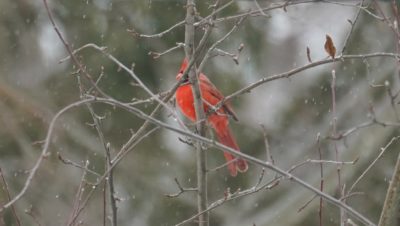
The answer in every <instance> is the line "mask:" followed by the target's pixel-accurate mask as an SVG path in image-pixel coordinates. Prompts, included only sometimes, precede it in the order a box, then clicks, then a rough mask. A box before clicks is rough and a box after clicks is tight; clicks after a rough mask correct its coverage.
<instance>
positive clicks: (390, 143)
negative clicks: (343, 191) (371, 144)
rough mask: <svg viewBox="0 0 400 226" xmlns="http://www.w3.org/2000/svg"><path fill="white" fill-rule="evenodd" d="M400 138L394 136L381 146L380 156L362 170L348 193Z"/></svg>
mask: <svg viewBox="0 0 400 226" xmlns="http://www.w3.org/2000/svg"><path fill="white" fill-rule="evenodd" d="M398 139H400V136H397V137H393V138H392V139H391V140H390V141H389V143H387V144H386V145H385V147H382V148H381V152H380V153H379V154H378V156H377V157H376V158H375V159H374V160H373V161H372V162H371V163H370V164H369V165H368V167H367V168H366V169H365V170H364V171H363V172H362V174H361V175H360V176H359V177H358V178H357V180H356V181H355V182H354V183H353V184H352V185H351V187H350V189H349V190H348V191H347V194H349V193H351V192H352V191H353V190H354V188H355V186H356V185H357V184H358V182H360V181H361V179H362V178H363V177H364V176H365V175H366V174H367V173H368V171H369V170H370V169H371V168H372V167H373V166H374V165H375V163H376V162H377V161H378V160H379V159H380V158H381V157H382V155H383V154H384V153H385V152H386V150H387V149H388V148H389V147H390V145H392V144H393V143H394V142H395V141H397V140H398Z"/></svg>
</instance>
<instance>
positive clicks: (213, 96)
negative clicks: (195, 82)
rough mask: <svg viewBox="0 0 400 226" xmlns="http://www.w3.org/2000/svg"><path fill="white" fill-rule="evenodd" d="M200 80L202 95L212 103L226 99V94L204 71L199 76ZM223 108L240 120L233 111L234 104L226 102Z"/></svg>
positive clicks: (236, 119)
mask: <svg viewBox="0 0 400 226" xmlns="http://www.w3.org/2000/svg"><path fill="white" fill-rule="evenodd" d="M199 81H200V89H201V92H202V96H203V98H204V99H205V101H207V102H208V103H209V104H211V105H213V106H214V105H216V104H218V103H219V102H220V101H221V100H223V99H224V95H222V93H221V92H220V91H219V90H218V89H217V87H215V85H214V84H212V83H211V81H210V80H209V79H208V78H207V76H205V75H204V74H203V73H200V76H199ZM222 109H223V110H224V112H225V113H226V114H228V115H230V116H231V117H232V118H233V119H234V120H235V121H239V120H238V118H237V115H236V113H235V112H234V111H233V109H232V106H231V105H230V103H229V102H225V103H224V104H223V105H222Z"/></svg>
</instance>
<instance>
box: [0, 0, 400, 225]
mask: <svg viewBox="0 0 400 226" xmlns="http://www.w3.org/2000/svg"><path fill="white" fill-rule="evenodd" d="M221 2H222V3H227V2H228V1H221ZM291 2H295V1H291ZM302 2H305V3H301V4H300V1H299V4H293V5H291V4H288V5H287V6H286V7H283V6H282V5H283V4H285V1H262V0H259V1H257V2H256V1H239V0H238V1H234V2H233V3H232V4H230V5H229V7H227V8H225V9H224V10H222V11H221V12H220V13H219V14H218V15H217V18H224V17H227V16H230V15H236V14H239V13H246V12H248V10H257V9H259V8H260V7H262V8H264V7H271V6H274V5H281V7H277V8H276V9H273V10H268V11H265V12H264V13H258V14H257V15H253V16H249V17H247V18H246V19H245V21H244V22H243V23H242V24H241V25H240V27H239V29H238V30H237V31H236V32H234V33H233V34H232V35H231V36H230V37H229V38H228V39H227V40H225V41H224V42H223V43H222V44H221V45H219V46H218V48H220V49H222V50H224V51H227V52H231V53H237V49H238V47H239V46H240V45H241V44H243V46H244V48H243V50H242V51H241V53H240V57H239V60H238V61H239V64H238V65H237V64H235V62H234V61H233V60H232V58H231V57H229V56H223V57H221V56H218V57H213V58H211V59H210V60H208V61H207V63H206V66H205V68H204V70H203V71H204V73H205V74H207V75H208V76H209V77H210V79H211V80H212V81H213V83H214V84H216V86H217V87H219V88H220V90H222V92H223V93H224V94H225V95H228V94H231V93H233V92H235V91H237V90H238V89H240V88H243V87H245V86H248V85H250V84H251V83H254V82H256V81H257V80H259V79H261V78H264V77H269V76H272V75H274V74H278V73H283V72H286V71H288V70H291V69H293V68H297V67H299V66H303V65H306V64H308V59H307V51H306V49H307V47H308V48H309V49H310V57H311V59H312V60H313V61H317V60H322V59H327V58H328V55H327V53H326V52H325V50H324V43H325V36H326V34H329V35H330V37H332V39H333V41H334V44H335V46H336V49H337V55H340V54H341V50H342V48H343V45H344V43H345V40H346V37H347V35H348V34H349V32H350V30H351V29H352V23H353V22H354V19H355V18H356V15H357V13H358V11H359V10H360V8H359V7H357V6H356V5H357V4H359V3H361V2H363V3H364V6H366V5H368V7H366V8H365V10H364V9H363V10H361V11H360V13H359V17H358V18H357V21H356V23H355V25H354V28H353V32H352V34H351V36H350V38H349V40H348V42H347V45H346V52H345V54H368V53H374V52H390V53H396V52H397V51H399V46H398V44H397V45H396V42H398V37H397V36H396V33H395V32H394V31H397V32H398V30H397V27H391V26H390V24H388V21H391V22H393V24H394V21H395V19H394V18H395V17H394V16H395V14H394V13H395V12H394V11H393V4H392V2H391V1H368V0H366V1H356V0H354V1H336V2H335V1H316V2H313V1H302ZM213 3H214V1H211V0H206V1H197V10H198V12H199V16H202V17H205V16H207V15H209V14H210V13H211V11H212V9H210V8H209V6H210V5H211V4H213ZM184 6H185V1H183V0H164V1H161V0H136V1H128V0H74V1H70V0H52V1H49V7H50V10H51V12H52V13H53V16H54V19H55V22H56V24H57V26H58V28H59V29H60V31H61V33H62V34H63V36H64V38H65V39H66V40H67V42H68V43H69V44H70V47H71V48H72V49H76V48H79V47H81V46H83V45H85V44H87V43H94V44H96V45H98V46H105V47H107V51H108V52H109V53H111V54H112V55H113V56H115V57H116V58H117V59H118V60H119V61H120V62H122V63H123V64H125V65H126V66H128V67H131V65H133V64H134V71H135V73H136V74H137V75H138V77H139V78H140V79H141V80H142V81H143V82H144V83H145V84H146V85H147V86H148V87H149V88H150V89H151V90H152V91H153V92H154V93H160V92H164V91H167V90H169V89H170V88H171V87H172V86H173V85H174V84H175V82H176V81H175V76H176V74H177V72H178V69H179V66H180V63H181V61H182V59H183V57H184V51H183V49H182V48H180V49H177V50H175V51H172V52H171V53H168V54H165V55H162V56H161V57H159V58H157V59H154V57H153V56H154V55H151V54H149V52H163V51H165V50H167V49H169V48H171V47H173V46H175V45H176V43H177V42H184V26H179V27H177V28H176V29H173V30H172V31H171V32H168V33H167V34H165V35H164V36H163V37H161V38H144V37H136V36H135V35H134V34H133V33H132V32H129V31H128V30H131V31H132V30H134V31H136V32H138V33H140V34H156V33H159V32H162V31H164V30H166V29H168V28H169V27H171V26H172V25H174V24H177V23H179V22H180V21H183V20H184V18H185V13H186V10H185V8H184ZM397 16H398V15H397ZM385 18H386V19H387V20H385ZM349 20H350V22H351V23H349ZM234 23H235V20H226V21H222V22H218V23H217V24H216V26H215V28H214V29H213V32H212V34H211V38H210V39H209V41H208V43H207V46H210V45H211V44H212V43H214V42H215V41H216V40H218V39H219V38H221V37H222V36H223V35H224V34H225V33H226V32H228V31H229V30H230V29H231V27H232V26H233V25H234ZM196 32H197V35H196V38H197V41H199V39H200V37H201V35H202V33H203V31H202V30H201V29H198V30H196ZM66 56H68V53H67V51H66V49H65V48H64V46H63V44H62V42H61V41H60V39H59V38H58V37H57V35H56V33H55V31H54V29H53V27H52V26H51V23H50V20H49V18H48V15H47V13H46V9H45V7H44V5H43V2H42V1H31V0H1V1H0V167H1V171H2V175H3V178H4V180H2V181H1V182H0V184H1V186H0V203H2V204H4V203H7V201H8V197H7V190H8V191H9V193H10V195H11V198H12V197H14V196H15V195H16V194H18V192H19V191H20V190H21V189H22V187H23V185H24V183H25V180H26V178H27V174H28V173H29V170H30V169H31V168H32V167H33V165H34V164H35V162H36V160H37V158H38V157H39V156H40V153H41V150H42V148H43V140H44V139H45V137H46V134H47V131H48V128H49V123H50V121H51V120H52V118H53V117H54V115H55V114H56V113H57V112H58V111H59V110H60V109H62V108H63V107H65V106H67V105H69V104H71V103H73V102H75V101H78V100H80V98H81V96H80V91H79V85H78V80H77V73H76V72H77V68H76V67H74V66H73V62H71V61H70V60H66V61H64V62H62V63H59V61H60V60H61V59H63V58H65V57H66ZM77 58H78V59H79V60H80V61H81V62H82V64H83V65H84V67H85V68H86V70H87V71H88V73H90V74H91V75H92V76H93V77H94V79H97V78H99V76H102V78H101V80H100V82H99V83H98V86H99V88H101V89H102V90H103V91H104V92H105V93H107V94H108V95H109V96H111V97H113V98H115V99H117V100H119V101H123V102H130V101H133V100H140V99H145V98H148V96H147V94H146V93H145V92H144V91H143V90H142V89H141V88H140V87H138V86H137V85H135V84H134V81H133V80H132V78H131V77H130V76H129V75H128V74H127V73H126V72H125V71H123V70H121V68H120V67H119V66H118V65H116V64H115V63H113V62H112V61H110V60H109V59H108V58H107V57H105V56H104V55H103V54H102V53H101V52H99V51H96V50H94V49H90V48H88V49H85V50H82V51H81V52H79V53H78V54H77ZM332 69H335V70H336V77H337V80H336V116H337V131H338V132H337V134H342V132H345V131H348V130H349V129H351V128H354V129H355V130H354V132H353V133H351V134H349V135H345V136H344V137H343V138H340V139H338V140H332V139H329V137H330V136H331V135H332V129H333V128H332V125H333V123H332V122H333V121H332V119H333V115H332V92H331V81H332V74H331V71H332ZM398 69H399V63H398V62H397V61H396V60H395V59H393V58H388V57H376V58H365V59H351V60H344V61H342V62H336V63H331V64H325V65H322V66H318V67H313V68H311V69H308V70H306V71H303V72H300V73H298V74H296V75H295V76H292V77H290V78H285V79H279V80H276V81H272V82H268V83H264V84H263V85H261V86H259V87H257V88H255V89H253V90H252V91H251V92H250V93H246V94H244V95H240V96H238V97H236V98H234V99H233V101H232V104H233V107H234V109H235V110H236V112H237V114H238V116H239V122H238V123H233V122H232V123H231V127H232V128H233V131H234V134H235V136H236V137H237V139H238V143H239V146H240V147H241V149H242V151H243V152H244V153H246V154H249V155H251V156H254V157H257V158H260V159H264V160H266V154H265V153H266V152H265V144H264V136H263V131H262V129H261V127H260V124H262V125H264V126H265V128H266V131H267V133H268V139H269V146H270V152H271V154H272V156H273V158H274V160H275V164H276V165H277V166H279V167H280V168H282V169H285V170H288V169H290V167H293V166H295V165H296V164H299V163H302V162H303V161H306V160H307V159H318V158H319V154H318V148H320V149H321V152H322V153H323V159H327V160H334V159H335V145H336V147H337V149H338V151H339V153H340V160H341V161H346V162H351V161H354V160H358V161H357V162H356V163H355V164H344V165H342V181H343V183H344V184H346V189H348V188H349V187H350V186H351V185H352V184H353V183H354V182H355V180H356V179H357V178H358V177H359V176H360V175H361V174H362V173H363V172H364V171H365V169H366V168H367V167H368V166H370V164H371V162H372V161H373V160H374V159H375V158H376V157H377V156H378V154H379V152H380V151H381V148H382V147H384V146H385V145H387V144H388V142H389V141H390V140H391V139H392V138H393V137H396V136H398V135H399V133H398V124H396V123H399V122H398V121H399V116H398V112H397V110H398V106H397V102H398V98H397V99H396V97H397V96H395V95H396V94H397V91H398V90H399V88H400V86H399V84H400V81H399V74H398ZM86 85H87V87H89V86H90V84H89V83H87V84H86ZM392 103H393V104H392ZM155 104H156V103H155V102H146V103H144V104H141V105H138V106H136V107H139V108H140V109H141V110H143V111H144V112H146V113H150V112H151V110H152V109H153V108H154V107H155ZM169 104H171V106H172V103H169ZM93 109H94V111H95V113H96V114H97V115H98V116H100V117H102V120H101V130H102V132H103V133H104V137H105V141H106V142H109V144H110V150H111V155H112V156H115V155H116V154H117V152H118V151H119V150H120V149H121V147H122V146H123V145H124V144H125V143H126V142H127V140H128V139H129V138H130V137H131V135H132V133H135V132H136V131H137V129H138V128H139V127H140V126H141V125H142V123H143V120H142V119H140V118H138V117H136V116H135V115H133V114H131V113H129V112H126V111H124V110H122V109H120V108H118V107H110V106H107V105H104V104H93ZM371 109H373V111H372V110H371ZM177 112H178V111H177ZM372 112H373V113H372ZM375 117H376V118H375ZM157 118H158V119H160V120H162V121H165V122H167V123H169V124H171V125H173V126H176V127H178V126H179V124H178V123H177V122H176V120H175V119H174V118H173V117H172V116H171V113H170V112H169V111H167V110H165V109H164V110H162V113H161V114H159V115H157ZM373 119H376V120H378V121H380V122H387V124H391V125H394V126H382V124H379V123H376V121H373ZM369 122H370V123H369ZM389 122H390V123H389ZM92 123H93V118H92V116H91V114H90V112H89V110H88V108H87V107H85V106H80V107H76V108H73V109H71V110H69V111H68V112H66V113H65V114H63V115H62V117H61V118H60V119H59V120H58V121H57V122H56V124H55V130H54V131H53V135H52V138H51V141H52V142H51V146H50V149H49V151H50V154H49V155H48V156H46V158H45V159H44V161H43V162H42V164H41V166H40V168H39V170H38V172H37V175H36V176H35V178H34V180H33V181H32V182H31V184H30V186H29V188H28V190H27V192H26V194H25V195H24V196H23V197H22V198H21V199H19V200H18V201H17V202H16V203H15V204H14V208H15V214H14V213H13V211H12V210H11V208H7V209H5V210H4V211H2V212H1V217H2V220H1V221H0V222H1V223H0V224H2V225H3V224H5V225H18V223H17V221H19V222H20V224H21V225H65V224H66V223H67V221H68V219H70V216H71V214H73V211H74V210H76V205H77V203H79V201H76V200H75V199H76V197H77V196H79V195H81V198H82V199H84V198H85V197H86V195H87V194H88V193H89V192H90V191H91V190H92V189H93V188H94V187H93V186H91V184H93V183H95V182H96V180H97V179H98V175H96V174H94V173H91V172H87V173H86V175H85V178H84V184H83V185H82V184H81V182H82V180H81V178H82V175H83V170H82V169H80V168H78V167H74V166H72V165H71V164H67V163H66V162H68V161H70V162H73V163H75V164H79V165H81V166H84V165H85V164H86V162H87V161H88V169H90V170H91V171H94V172H96V173H97V174H100V175H101V174H103V173H104V170H105V165H106V163H105V162H106V161H105V154H104V153H105V152H104V146H103V143H102V142H101V140H100V139H99V136H98V134H97V132H96V129H95V128H94V127H93V126H92V125H91V124H92ZM363 123H364V124H365V123H367V125H366V126H365V127H362V128H361V127H360V128H359V127H357V126H358V125H363ZM368 123H369V124H368ZM318 134H320V137H321V139H320V142H319V144H318V142H317V137H318ZM179 138H181V139H184V140H185V139H186V138H185V137H183V136H180V135H177V134H176V133H174V132H171V131H168V130H165V129H158V130H156V131H155V132H154V133H152V134H150V135H149V136H148V137H145V138H144V139H143V140H142V141H141V142H140V143H139V144H138V145H137V146H135V147H134V149H133V150H132V151H131V152H130V153H128V154H127V155H126V156H125V157H124V158H123V160H122V161H121V162H120V163H119V164H118V165H117V166H116V167H115V168H114V184H115V196H116V199H117V207H118V225H175V224H177V223H179V222H181V221H183V220H185V219H187V218H189V217H191V216H192V215H194V214H196V211H197V208H196V195H195V193H194V192H184V193H183V194H181V195H179V196H178V197H175V198H169V197H166V196H165V194H174V193H176V192H178V191H179V188H178V186H177V184H176V183H175V181H174V178H177V179H178V181H179V183H180V184H181V185H182V186H183V187H195V186H196V167H195V166H196V162H195V152H194V151H193V147H191V146H189V145H187V144H185V143H183V142H181V141H180V140H179ZM398 148H399V144H398V142H396V141H394V142H393V143H392V144H391V145H390V146H389V147H388V148H387V149H385V153H384V155H383V156H382V157H381V158H379V160H378V161H377V162H376V164H374V165H373V166H372V167H371V169H370V171H368V173H367V174H366V175H365V176H364V177H363V178H362V179H361V181H360V182H359V183H357V185H356V186H355V188H354V190H353V192H356V193H355V195H354V194H353V195H352V196H351V197H350V198H348V199H346V202H347V204H349V205H350V206H352V207H354V208H355V209H356V210H358V211H359V212H360V213H362V214H364V215H365V216H366V217H368V218H369V219H371V220H372V221H373V222H378V220H379V216H380V213H381V209H382V205H383V202H384V199H385V195H386V190H387V187H388V184H389V180H390V178H391V175H392V173H393V168H394V165H395V163H396V161H395V160H396V158H397V155H398V153H399V151H398V150H399V149H398ZM60 156H61V158H62V159H63V160H64V161H61V160H60ZM223 163H224V159H223V155H222V154H221V153H220V151H217V150H214V149H212V148H211V149H209V152H208V165H209V168H214V167H217V166H219V165H221V164H223ZM319 167H320V165H319V164H315V163H307V164H304V165H303V166H301V167H298V168H297V169H296V170H294V171H293V173H294V174H295V175H297V176H299V177H300V178H302V179H303V180H305V181H307V182H308V183H310V184H311V185H313V186H315V187H317V188H318V187H319V183H320V168H319ZM336 168H337V165H336V164H324V179H325V185H324V186H325V188H324V191H325V192H326V193H328V194H331V195H333V196H335V197H339V196H338V192H337V171H336ZM260 172H261V167H259V166H256V165H252V164H250V168H249V171H248V172H246V173H244V174H239V175H238V176H237V177H235V178H232V177H230V176H229V173H228V172H227V170H226V169H225V168H224V169H221V170H218V171H213V172H210V174H209V202H210V203H212V202H213V201H215V200H217V199H220V198H223V197H224V193H225V192H226V191H227V188H230V191H231V192H232V193H233V192H235V191H236V190H237V189H241V190H244V189H247V188H250V187H252V186H253V185H254V184H256V183H257V181H258V179H259V177H260V176H259V175H260ZM274 176H275V173H274V172H271V171H268V170H267V171H266V174H265V176H264V178H263V183H264V182H267V181H269V180H271V179H272V178H274ZM5 182H6V183H7V185H8V186H5ZM6 188H8V189H6ZM103 190H104V185H103V183H102V184H101V185H100V186H99V188H97V189H96V190H95V192H94V193H93V195H92V196H91V199H90V200H89V201H88V203H87V206H86V207H85V208H84V209H83V211H82V212H81V213H80V215H79V217H78V218H77V219H78V220H77V221H76V222H75V225H103V221H104V219H103V217H104V212H103V211H104V209H106V211H107V213H106V215H107V216H110V210H109V207H108V203H107V207H106V208H104V203H103V202H104V194H103ZM80 193H82V194H80ZM77 194H78V195H77ZM313 196H314V194H313V193H312V192H310V191H308V190H305V189H304V188H302V187H300V186H298V185H296V184H295V183H292V182H291V181H290V180H281V181H280V183H279V184H278V185H277V186H275V187H273V188H272V189H263V190H261V191H259V192H257V193H254V194H252V195H249V196H245V197H242V198H238V199H235V200H233V201H231V202H227V203H224V204H223V205H222V206H220V207H218V208H216V209H214V210H212V211H211V214H210V225H221V226H222V225H230V226H233V225H249V226H250V225H253V224H254V225H257V226H263V225H293V226H295V225H318V208H319V199H318V198H317V199H314V200H313V201H312V202H311V203H310V204H309V205H307V206H306V207H305V208H304V209H301V208H302V206H304V205H305V203H307V202H308V201H309V200H310V199H311V198H312V197H313ZM74 200H75V201H74ZM107 202H108V200H107ZM300 209H301V211H299V210H300ZM15 215H16V216H17V217H16V216H15ZM339 219H340V218H339V210H338V208H337V207H335V206H332V205H330V204H327V203H325V202H324V209H323V222H324V224H325V225H338V224H339ZM106 221H107V222H109V219H108V218H107V219H106ZM107 224H108V223H107ZM188 225H195V223H193V222H192V223H190V224H188Z"/></svg>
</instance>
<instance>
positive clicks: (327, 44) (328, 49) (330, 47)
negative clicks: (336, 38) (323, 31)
mask: <svg viewBox="0 0 400 226" xmlns="http://www.w3.org/2000/svg"><path fill="white" fill-rule="evenodd" d="M324 47H325V51H326V52H327V53H328V54H329V56H330V57H332V59H334V58H335V54H336V48H335V45H334V44H333V41H332V38H331V36H329V35H326V41H325V45H324Z"/></svg>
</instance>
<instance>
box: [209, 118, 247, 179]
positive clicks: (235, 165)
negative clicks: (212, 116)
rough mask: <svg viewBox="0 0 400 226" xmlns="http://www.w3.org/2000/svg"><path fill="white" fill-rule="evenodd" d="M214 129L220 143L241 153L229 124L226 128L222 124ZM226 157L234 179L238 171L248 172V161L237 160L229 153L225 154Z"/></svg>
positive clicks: (215, 125) (216, 125)
mask: <svg viewBox="0 0 400 226" xmlns="http://www.w3.org/2000/svg"><path fill="white" fill-rule="evenodd" d="M222 124H225V123H222ZM213 127H214V129H215V132H216V135H217V137H218V140H219V142H220V143H222V144H224V145H226V146H228V147H230V148H233V149H235V150H237V151H240V149H239V146H238V145H237V143H236V140H235V138H234V137H233V135H232V133H231V130H230V129H229V126H228V125H227V124H226V126H225V125H221V124H214V125H213ZM224 156H225V159H226V161H227V162H228V169H229V172H230V174H231V175H232V176H233V177H235V176H236V175H237V171H239V172H246V171H247V169H248V166H247V162H246V160H244V159H240V158H239V159H236V157H235V156H233V155H232V154H231V153H229V152H224ZM235 159H236V160H235Z"/></svg>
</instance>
